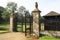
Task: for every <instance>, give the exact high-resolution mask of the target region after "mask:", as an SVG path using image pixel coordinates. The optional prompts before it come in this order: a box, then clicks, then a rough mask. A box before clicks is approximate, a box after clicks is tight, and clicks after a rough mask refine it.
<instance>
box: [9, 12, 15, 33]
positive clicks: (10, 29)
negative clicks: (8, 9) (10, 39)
mask: <svg viewBox="0 0 60 40" xmlns="http://www.w3.org/2000/svg"><path fill="white" fill-rule="evenodd" d="M13 20H14V16H13V13H11V14H10V28H9V31H10V32H13V26H14V23H13Z"/></svg>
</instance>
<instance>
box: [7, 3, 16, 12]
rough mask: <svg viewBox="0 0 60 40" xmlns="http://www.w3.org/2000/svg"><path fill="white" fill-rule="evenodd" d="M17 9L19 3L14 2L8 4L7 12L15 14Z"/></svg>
mask: <svg viewBox="0 0 60 40" xmlns="http://www.w3.org/2000/svg"><path fill="white" fill-rule="evenodd" d="M16 9H17V3H14V2H8V4H7V11H9V13H12V12H13V13H14V12H15V11H16Z"/></svg>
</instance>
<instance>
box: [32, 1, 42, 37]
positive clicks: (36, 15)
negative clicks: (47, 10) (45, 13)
mask: <svg viewBox="0 0 60 40" xmlns="http://www.w3.org/2000/svg"><path fill="white" fill-rule="evenodd" d="M40 13H41V11H40V10H39V9H38V3H37V2H36V3H35V9H34V10H33V11H32V15H33V27H32V30H33V35H35V36H37V38H38V37H39V36H40Z"/></svg>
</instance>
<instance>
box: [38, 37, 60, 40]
mask: <svg viewBox="0 0 60 40" xmlns="http://www.w3.org/2000/svg"><path fill="white" fill-rule="evenodd" d="M39 40H60V38H56V37H53V36H42V37H40V38H39Z"/></svg>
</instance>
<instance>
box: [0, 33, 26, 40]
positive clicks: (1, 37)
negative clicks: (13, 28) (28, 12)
mask: <svg viewBox="0 0 60 40" xmlns="http://www.w3.org/2000/svg"><path fill="white" fill-rule="evenodd" d="M0 40H26V38H25V35H24V33H20V32H12V33H5V34H0Z"/></svg>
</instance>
